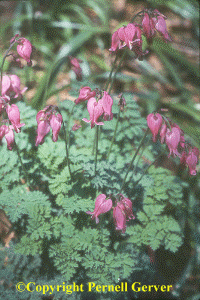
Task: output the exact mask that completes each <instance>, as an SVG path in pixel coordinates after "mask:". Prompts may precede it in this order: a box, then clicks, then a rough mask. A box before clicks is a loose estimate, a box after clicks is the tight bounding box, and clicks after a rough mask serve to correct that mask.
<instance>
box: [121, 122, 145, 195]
mask: <svg viewBox="0 0 200 300" xmlns="http://www.w3.org/2000/svg"><path fill="white" fill-rule="evenodd" d="M148 133H149V128H148V129H147V130H146V132H145V134H144V136H143V138H142V140H141V141H140V144H139V146H138V148H137V150H136V152H135V154H134V155H133V158H132V160H131V162H130V165H129V167H128V170H127V171H126V175H125V177H124V180H123V182H122V186H121V189H120V191H119V194H120V193H121V191H122V190H123V188H124V185H125V182H126V178H127V176H128V173H129V171H130V170H131V168H132V165H133V162H134V160H135V158H136V156H137V154H138V152H139V151H140V149H141V147H142V146H143V143H144V141H145V139H146V136H147V134H148Z"/></svg>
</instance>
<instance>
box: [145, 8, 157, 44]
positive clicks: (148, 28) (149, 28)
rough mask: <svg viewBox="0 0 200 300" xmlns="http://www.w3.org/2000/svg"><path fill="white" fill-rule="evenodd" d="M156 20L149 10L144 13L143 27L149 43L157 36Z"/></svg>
mask: <svg viewBox="0 0 200 300" xmlns="http://www.w3.org/2000/svg"><path fill="white" fill-rule="evenodd" d="M154 22H155V20H154V19H153V18H150V17H149V14H148V13H147V12H145V13H144V17H143V20H142V28H143V32H144V34H145V36H146V38H147V40H148V41H149V43H152V39H153V37H154V36H155V24H154Z"/></svg>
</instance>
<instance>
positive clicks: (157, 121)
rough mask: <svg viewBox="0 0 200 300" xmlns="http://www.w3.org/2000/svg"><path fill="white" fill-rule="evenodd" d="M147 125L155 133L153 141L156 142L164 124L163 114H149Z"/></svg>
mask: <svg viewBox="0 0 200 300" xmlns="http://www.w3.org/2000/svg"><path fill="white" fill-rule="evenodd" d="M147 125H148V127H149V129H150V130H151V133H152V134H153V142H156V137H157V134H158V132H159V130H160V128H161V126H162V116H161V115H160V114H158V113H157V114H155V115H154V114H153V113H152V114H149V115H148V116H147Z"/></svg>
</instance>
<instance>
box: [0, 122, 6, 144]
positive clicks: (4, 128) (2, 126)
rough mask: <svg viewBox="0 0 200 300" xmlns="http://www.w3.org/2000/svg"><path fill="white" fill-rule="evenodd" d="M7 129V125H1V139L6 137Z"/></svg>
mask: <svg viewBox="0 0 200 300" xmlns="http://www.w3.org/2000/svg"><path fill="white" fill-rule="evenodd" d="M6 131H7V126H6V125H1V127H0V141H1V140H2V138H3V137H4V135H5V133H6Z"/></svg>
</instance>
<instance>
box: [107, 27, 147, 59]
mask: <svg viewBox="0 0 200 300" xmlns="http://www.w3.org/2000/svg"><path fill="white" fill-rule="evenodd" d="M125 46H127V47H128V48H129V49H130V50H133V51H134V52H135V54H136V56H137V57H141V56H142V55H144V53H143V52H142V31H141V29H140V27H139V25H138V24H135V23H129V24H128V25H127V26H124V27H121V28H119V29H118V30H117V31H115V32H114V33H113V35H112V43H111V48H110V49H109V50H110V51H113V52H114V51H117V50H118V49H121V48H123V47H125Z"/></svg>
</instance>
